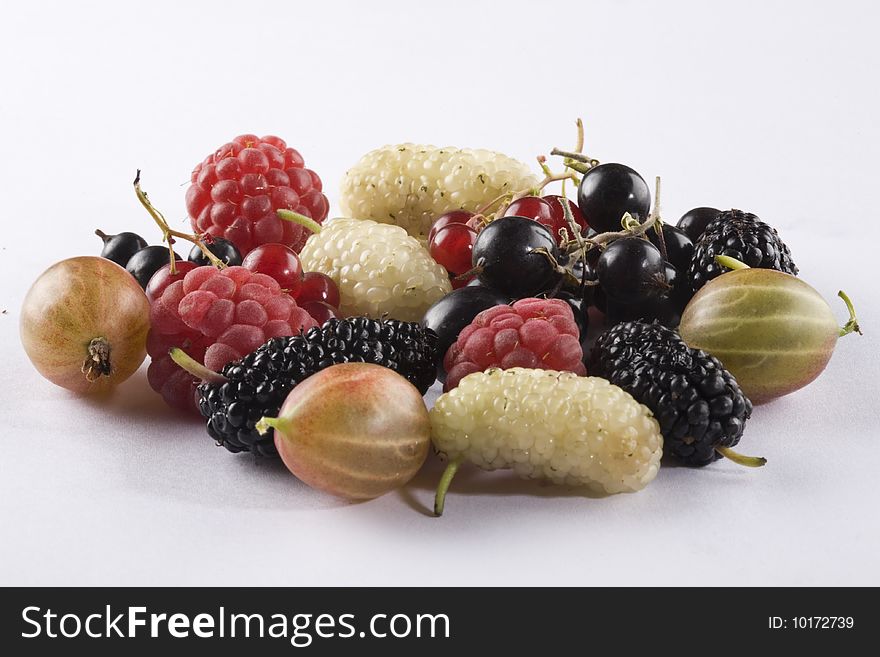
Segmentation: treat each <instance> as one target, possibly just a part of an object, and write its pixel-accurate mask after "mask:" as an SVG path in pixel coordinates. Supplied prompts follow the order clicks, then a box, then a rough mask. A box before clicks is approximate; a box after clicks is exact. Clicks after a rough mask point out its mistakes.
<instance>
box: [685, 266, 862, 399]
mask: <svg viewBox="0 0 880 657" xmlns="http://www.w3.org/2000/svg"><path fill="white" fill-rule="evenodd" d="M716 260H717V261H718V263H719V264H721V265H722V266H725V267H728V268H730V269H732V270H733V271H729V272H727V273H725V274H722V275H721V276H719V277H718V278H715V279H713V280H712V281H710V282H709V283H708V284H706V285H705V286H703V287H702V288H701V289H700V290H699V291H698V292H697V294H696V295H694V297H693V299H691V301H690V303H688V305H687V307H686V308H685V310H684V313H683V314H682V317H681V325H680V326H679V332H680V333H681V337H682V339H683V340H684V341H685V342H686V343H687V344H688V345H689V346H691V347H693V348H695V349H702V350H703V351H706V352H708V353H710V354H712V355H713V356H715V357H716V358H718V360H720V361H721V362H722V363H723V365H724V367H725V368H727V369H728V370H729V371H730V373H731V374H733V375H734V376H735V377H736V380H737V382H738V383H739V385H740V387H741V388H742V390H743V392H744V393H745V394H746V396H748V397H749V399H751V400H752V403H754V404H763V403H765V402H769V401H772V400H773V399H776V398H778V397H782V396H783V395H787V394H789V393H792V392H794V391H795V390H799V389H800V388H803V387H804V386H805V385H807V384H808V383H810V382H811V381H813V380H814V379H815V378H816V377H818V376H819V375H820V374H821V373H822V371H823V370H824V369H825V366H826V365H828V361H829V360H830V359H831V354H832V353H833V352H834V347H835V345H836V344H837V339H838V338H839V337H841V336H844V335H847V334H849V333H852V332H853V331H856V332H858V333H861V331H860V329H859V325H858V322H857V321H856V315H855V309H854V308H853V305H852V302H851V301H850V300H849V297H847V295H846V294H844V293H843V292H842V291H841V292H839V293H838V295H839V296H840V297H841V298H842V299H843V301H844V303H845V304H846V306H847V309H848V310H849V314H850V317H849V321H848V322H847V323H846V325H844V327H843V328H840V327H839V326H838V324H837V320H836V319H835V317H834V313H833V312H832V311H831V307H830V306H829V305H828V303H827V302H826V301H825V299H823V298H822V296H821V295H820V294H819V293H818V292H817V291H816V290H815V289H814V288H813V287H812V286H811V285H809V284H808V283H806V282H804V281H803V280H801V279H800V278H797V277H796V276H792V275H791V274H786V273H784V272H780V271H776V270H774V269H751V268H749V267H748V266H746V265H744V264H743V263H741V262H739V261H738V260H734V259H733V258H728V257H726V256H718V257H717V258H716Z"/></svg>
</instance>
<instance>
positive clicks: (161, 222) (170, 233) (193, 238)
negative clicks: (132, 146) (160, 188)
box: [134, 169, 226, 274]
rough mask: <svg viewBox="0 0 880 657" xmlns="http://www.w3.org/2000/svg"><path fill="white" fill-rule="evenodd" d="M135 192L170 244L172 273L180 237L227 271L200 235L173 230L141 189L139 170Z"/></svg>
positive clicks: (175, 268) (165, 240) (175, 270)
mask: <svg viewBox="0 0 880 657" xmlns="http://www.w3.org/2000/svg"><path fill="white" fill-rule="evenodd" d="M134 192H135V194H136V195H137V197H138V200H139V201H140V202H141V205H143V206H144V207H145V208H146V210H147V212H149V213H150V216H151V217H152V218H153V221H155V222H156V225H157V226H159V230H161V231H162V239H163V241H164V242H166V243H167V244H168V252H169V264H170V266H171V273H172V274H176V273H177V266H176V264H175V260H176V258H175V256H174V238H175V237H179V238H180V239H182V240H186V241H187V242H192V243H193V244H195V245H196V246H198V247H199V248H200V249H201V250H202V253H204V254H205V257H206V258H207V259H208V262H210V263H211V264H212V265H213V266H215V267H216V268H217V269H225V268H226V263H225V262H223V261H222V260H220V258H218V257H217V256H215V255H214V254H213V253H211V250H210V249H209V248H208V246H207V245H206V244H205V241H204V240H203V239H202V238H201V237H199V236H198V235H190V234H188V233H182V232H180V231H177V230H173V229H172V228H171V227H170V226H169V225H168V221H167V220H166V219H165V216H164V215H163V214H162V213H161V212H159V210H157V209H156V208H155V207H154V206H153V204H152V203H150V199H149V198H148V197H147V193H146V192H145V191H144V190H142V189H141V170H140V169H138V170H137V175H136V176H135V177H134Z"/></svg>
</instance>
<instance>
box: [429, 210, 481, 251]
mask: <svg viewBox="0 0 880 657" xmlns="http://www.w3.org/2000/svg"><path fill="white" fill-rule="evenodd" d="M473 216H474V213H473V212H465V211H464V210H453V211H452V212H447V213H446V214H441V215H440V216H439V217H437V218H436V219H435V220H434V223H433V224H431V230H430V231H429V232H428V242H429V243H430V242H431V240H433V239H434V235H436V234H437V233H438V232H439V231H440V229H441V228H446V226H449V225H451V224H466V223H468V221H470V219H471V217H473Z"/></svg>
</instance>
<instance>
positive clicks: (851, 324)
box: [837, 290, 862, 338]
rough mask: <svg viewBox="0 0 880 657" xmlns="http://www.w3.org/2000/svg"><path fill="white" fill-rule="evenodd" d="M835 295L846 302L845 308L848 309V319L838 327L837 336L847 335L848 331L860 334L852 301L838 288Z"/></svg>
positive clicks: (860, 330)
mask: <svg viewBox="0 0 880 657" xmlns="http://www.w3.org/2000/svg"><path fill="white" fill-rule="evenodd" d="M837 296H839V297H840V298H841V299H843V302H844V303H845V304H846V309H847V310H848V311H849V320H847V322H846V324H844V325H843V327H842V328H841V329H840V333H839V334H838V337H841V338H842V337H843V336H844V335H849V334H850V333H858V334H859V335H862V329H861V328H860V327H859V320H858V319H857V318H856V309H855V307H854V306H853V302H852V301H851V300H850V298H849V297H848V296H847V294H846V292H844V291H843V290H839V291H838V292H837Z"/></svg>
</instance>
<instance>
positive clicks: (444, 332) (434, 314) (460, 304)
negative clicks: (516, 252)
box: [421, 285, 511, 381]
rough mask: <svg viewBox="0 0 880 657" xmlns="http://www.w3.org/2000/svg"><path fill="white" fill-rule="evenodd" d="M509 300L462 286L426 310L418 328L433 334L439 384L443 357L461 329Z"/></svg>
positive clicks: (474, 287)
mask: <svg viewBox="0 0 880 657" xmlns="http://www.w3.org/2000/svg"><path fill="white" fill-rule="evenodd" d="M510 301H511V299H510V298H509V297H506V296H505V295H503V294H500V293H498V292H495V291H493V290H490V289H489V288H487V287H482V286H468V285H466V286H465V287H461V288H459V289H457V290H453V291H452V292H450V293H449V294H447V295H446V296H445V297H443V298H442V299H440V300H439V301H437V302H436V303H435V304H434V305H433V306H431V307H430V308H428V310H427V311H426V312H425V316H424V317H422V321H421V325H422V326H423V327H424V328H428V329H431V330H432V331H434V333H436V334H437V353H438V354H439V356H440V362H439V363H437V371H438V375H439V377H440V380H441V381H445V380H446V372H445V371H443V356H445V355H446V351H447V350H448V349H449V347H450V346H452V343H453V342H455V341H456V340H457V339H458V334H459V333H461V331H462V329H463V328H464V327H465V326H467V325H468V324H470V323H471V322H472V321H474V317H476V316H477V314H478V313H480V312H482V311H483V310H486V309H487V308H492V307H493V306H499V305H502V304H507V303H510Z"/></svg>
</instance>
